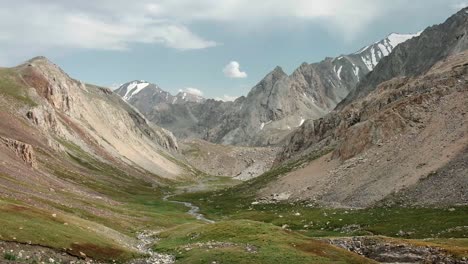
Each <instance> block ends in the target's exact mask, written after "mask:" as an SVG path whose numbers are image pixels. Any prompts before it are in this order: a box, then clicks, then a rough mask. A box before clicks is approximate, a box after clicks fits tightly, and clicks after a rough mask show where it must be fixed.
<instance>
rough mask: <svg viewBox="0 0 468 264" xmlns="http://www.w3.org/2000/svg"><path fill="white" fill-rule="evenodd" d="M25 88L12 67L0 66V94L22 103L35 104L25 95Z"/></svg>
mask: <svg viewBox="0 0 468 264" xmlns="http://www.w3.org/2000/svg"><path fill="white" fill-rule="evenodd" d="M26 89H27V87H26V86H24V85H22V82H21V81H20V80H19V76H18V74H17V73H16V72H15V71H14V70H13V69H8V68H0V94H3V95H6V96H8V97H10V98H13V99H15V100H18V101H19V102H21V103H23V104H27V105H30V106H35V105H36V103H35V102H34V101H33V100H32V99H31V98H29V97H28V96H27V92H26Z"/></svg>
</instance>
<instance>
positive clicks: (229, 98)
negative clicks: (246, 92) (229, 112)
mask: <svg viewBox="0 0 468 264" xmlns="http://www.w3.org/2000/svg"><path fill="white" fill-rule="evenodd" d="M237 98H239V97H238V96H231V95H227V94H225V95H223V96H221V97H215V98H214V99H215V100H218V101H223V102H232V101H235V100H236V99H237Z"/></svg>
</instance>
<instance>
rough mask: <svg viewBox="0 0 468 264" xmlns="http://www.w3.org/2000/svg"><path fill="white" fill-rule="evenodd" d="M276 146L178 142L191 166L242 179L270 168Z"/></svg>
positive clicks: (197, 140)
mask: <svg viewBox="0 0 468 264" xmlns="http://www.w3.org/2000/svg"><path fill="white" fill-rule="evenodd" d="M279 150H280V148H270V147H241V146H226V145H220V144H214V143H210V142H206V141H203V140H199V139H193V140H184V141H181V142H180V151H181V153H182V154H183V155H184V157H186V159H187V161H188V162H189V163H190V164H192V165H193V166H194V167H195V168H197V169H199V170H200V171H203V172H206V173H208V174H210V175H217V176H228V177H233V178H234V179H237V180H242V181H245V180H249V179H252V178H255V177H257V176H259V175H261V174H263V173H265V172H266V171H268V170H269V169H271V167H272V166H273V162H274V160H275V156H276V153H277V152H278V151H279Z"/></svg>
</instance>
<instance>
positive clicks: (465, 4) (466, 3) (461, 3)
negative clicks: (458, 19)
mask: <svg viewBox="0 0 468 264" xmlns="http://www.w3.org/2000/svg"><path fill="white" fill-rule="evenodd" d="M465 7H468V1H458V2H455V3H453V4H452V8H453V9H455V10H460V9H463V8H465Z"/></svg>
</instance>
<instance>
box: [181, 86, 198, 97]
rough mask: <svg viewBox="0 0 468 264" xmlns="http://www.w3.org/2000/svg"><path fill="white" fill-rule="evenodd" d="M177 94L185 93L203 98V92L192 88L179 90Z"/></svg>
mask: <svg viewBox="0 0 468 264" xmlns="http://www.w3.org/2000/svg"><path fill="white" fill-rule="evenodd" d="M179 92H186V93H189V94H193V95H196V96H203V92H202V91H201V90H199V89H196V88H193V87H187V88H185V89H182V90H179Z"/></svg>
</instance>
